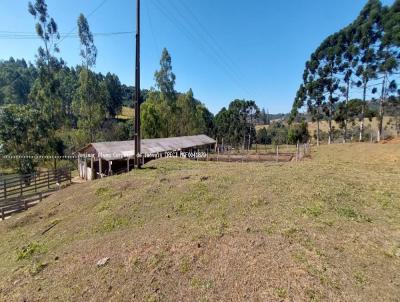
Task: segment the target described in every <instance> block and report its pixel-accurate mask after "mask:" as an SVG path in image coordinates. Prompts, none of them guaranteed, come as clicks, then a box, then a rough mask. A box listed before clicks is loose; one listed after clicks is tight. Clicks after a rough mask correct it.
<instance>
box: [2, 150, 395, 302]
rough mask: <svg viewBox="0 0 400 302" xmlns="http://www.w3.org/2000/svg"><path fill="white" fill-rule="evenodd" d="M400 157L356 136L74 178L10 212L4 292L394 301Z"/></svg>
mask: <svg viewBox="0 0 400 302" xmlns="http://www.w3.org/2000/svg"><path fill="white" fill-rule="evenodd" d="M399 171H400V145H378V144H374V145H371V144H352V145H333V146H321V147H320V148H319V149H317V148H314V149H313V151H312V157H311V159H306V160H304V161H302V162H298V163H296V162H291V163H286V164H275V163H215V162H195V161H187V160H179V159H177V160H175V159H174V160H168V159H162V160H159V161H153V162H151V163H149V164H148V165H146V168H145V169H143V170H140V171H138V170H135V171H132V172H131V173H129V174H125V175H119V176H115V177H110V178H106V179H102V180H97V181H94V182H90V183H86V184H79V185H73V186H71V187H68V188H66V189H63V190H61V191H60V192H57V193H55V194H54V195H52V196H50V197H49V198H47V199H45V200H44V201H43V202H42V203H41V204H39V205H37V206H35V207H34V208H31V209H30V210H29V211H27V212H24V213H20V214H17V215H14V216H12V217H11V219H9V220H7V221H5V222H1V223H0V240H1V242H2V244H1V245H0V255H1V257H0V275H2V276H5V277H4V278H0V300H5V301H15V300H17V301H18V300H23V299H24V298H25V297H26V296H27V295H29V298H30V299H32V300H56V299H58V300H69V301H70V300H73V301H85V300H95V301H108V300H111V301H126V300H134V301H135V300H136V301H216V300H232V301H241V300H244V301H246V300H259V301H282V300H287V301H291V300H301V301H328V300H336V301H378V300H380V301H382V300H383V301H395V300H396V299H397V298H398V297H399V296H400V287H399V286H398V285H399V284H400V276H399V274H398V272H399V270H400V247H399V241H398V234H399V232H400V203H399V201H400V186H399V185H398V184H399V183H400V172H399ZM49 228H50V229H49ZM46 230H47V231H46ZM104 257H109V258H110V261H109V263H108V264H107V265H106V266H104V267H102V268H101V269H99V268H97V266H96V263H97V261H98V260H99V259H102V258H104ZM21 280H24V281H21ZM38 288H40V289H41V290H40V291H39V290H38Z"/></svg>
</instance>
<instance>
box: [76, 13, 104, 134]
mask: <svg viewBox="0 0 400 302" xmlns="http://www.w3.org/2000/svg"><path fill="white" fill-rule="evenodd" d="M78 32H79V38H80V42H81V51H80V55H81V57H82V67H83V68H82V69H81V71H80V74H79V89H78V93H77V95H78V98H77V100H76V101H75V104H74V107H75V111H76V112H77V115H78V127H80V128H82V129H84V130H85V132H86V134H87V136H88V139H89V140H90V141H91V142H94V141H95V138H96V131H97V129H98V128H99V127H100V125H101V123H102V121H103V119H104V116H105V112H104V107H105V106H104V103H105V99H106V98H107V91H106V89H105V86H102V85H100V83H99V81H98V78H97V76H96V75H95V74H94V73H93V72H92V71H91V70H90V68H92V67H93V66H95V64H96V58H97V48H96V46H95V45H94V40H93V34H92V33H91V31H90V27H89V23H88V21H87V19H86V18H85V16H84V15H83V14H80V16H79V18H78Z"/></svg>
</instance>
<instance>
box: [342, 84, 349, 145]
mask: <svg viewBox="0 0 400 302" xmlns="http://www.w3.org/2000/svg"><path fill="white" fill-rule="evenodd" d="M349 94H350V81H348V82H347V90H346V103H345V107H344V111H345V112H344V131H343V144H345V143H346V140H347V119H348V118H349V112H348V111H349V109H348V105H349Z"/></svg>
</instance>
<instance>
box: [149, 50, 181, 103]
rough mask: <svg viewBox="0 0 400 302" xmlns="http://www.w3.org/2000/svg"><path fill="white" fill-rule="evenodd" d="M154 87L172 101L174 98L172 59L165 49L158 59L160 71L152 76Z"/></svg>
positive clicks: (174, 77)
mask: <svg viewBox="0 0 400 302" xmlns="http://www.w3.org/2000/svg"><path fill="white" fill-rule="evenodd" d="M154 77H155V80H156V85H157V87H158V89H159V90H160V91H161V93H162V94H164V95H165V96H167V98H168V99H169V100H170V101H172V100H173V99H174V98H175V80H176V76H175V74H174V73H173V72H172V59H171V56H170V54H169V52H168V50H167V49H166V48H164V49H163V51H162V54H161V59H160V70H158V71H156V72H155V74H154Z"/></svg>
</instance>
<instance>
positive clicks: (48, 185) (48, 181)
mask: <svg viewBox="0 0 400 302" xmlns="http://www.w3.org/2000/svg"><path fill="white" fill-rule="evenodd" d="M47 188H49V189H50V171H47Z"/></svg>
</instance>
